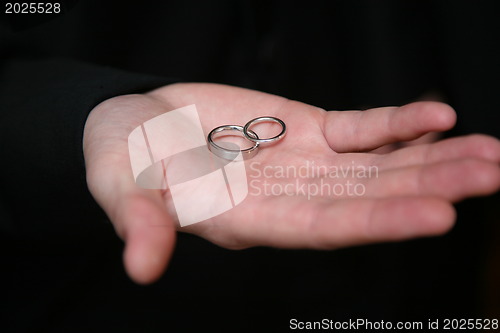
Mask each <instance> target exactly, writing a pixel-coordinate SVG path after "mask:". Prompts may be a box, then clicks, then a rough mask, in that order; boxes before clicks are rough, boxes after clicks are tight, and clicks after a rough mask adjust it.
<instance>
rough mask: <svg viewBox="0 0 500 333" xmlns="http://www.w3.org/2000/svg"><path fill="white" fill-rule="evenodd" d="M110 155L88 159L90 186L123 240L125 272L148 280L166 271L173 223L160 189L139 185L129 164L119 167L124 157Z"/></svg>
mask: <svg viewBox="0 0 500 333" xmlns="http://www.w3.org/2000/svg"><path fill="white" fill-rule="evenodd" d="M111 156H112V155H111V154H107V155H106V156H105V158H102V159H101V158H97V157H96V158H94V159H92V162H93V163H89V166H88V167H87V179H88V184H89V189H90V191H91V193H92V195H93V196H94V198H95V199H96V201H97V202H98V203H99V205H100V206H101V207H102V208H103V209H104V211H105V212H106V214H107V215H108V217H109V218H110V220H111V222H112V224H113V226H114V228H115V230H116V232H117V234H118V235H119V236H120V237H121V238H122V239H123V240H124V242H125V251H124V257H123V259H124V264H125V269H126V271H127V273H128V275H129V276H130V278H131V279H132V280H134V281H135V282H137V283H140V284H147V283H151V282H154V281H155V280H156V279H158V278H159V277H160V276H161V274H162V273H163V272H164V271H165V269H166V267H167V264H168V262H169V260H170V257H171V255H172V253H173V249H174V244H175V235H176V234H175V223H174V221H173V220H172V218H171V216H170V215H169V214H168V212H167V209H166V208H165V205H164V203H163V201H162V198H161V196H160V192H159V191H152V190H144V189H140V188H139V187H138V186H137V185H136V184H135V183H134V181H133V177H132V175H131V172H130V170H129V169H130V168H129V167H127V168H126V167H122V168H120V166H122V165H124V157H123V156H121V155H118V156H117V157H116V158H112V157H111ZM127 162H128V161H127ZM117 170H118V171H117ZM119 170H122V171H121V172H120V171H119ZM123 170H128V171H127V172H125V171H123Z"/></svg>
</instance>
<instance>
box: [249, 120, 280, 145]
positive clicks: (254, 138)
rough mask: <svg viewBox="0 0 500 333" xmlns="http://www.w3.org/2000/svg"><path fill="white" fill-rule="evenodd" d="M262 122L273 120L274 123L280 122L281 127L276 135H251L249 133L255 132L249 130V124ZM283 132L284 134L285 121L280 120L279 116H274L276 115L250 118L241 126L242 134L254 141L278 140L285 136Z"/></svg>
mask: <svg viewBox="0 0 500 333" xmlns="http://www.w3.org/2000/svg"><path fill="white" fill-rule="evenodd" d="M263 122H274V123H278V124H280V125H281V128H282V129H281V132H280V133H279V134H278V135H276V136H273V137H272V138H266V139H260V138H259V137H258V136H257V135H256V137H252V136H251V135H250V134H249V133H254V134H255V132H253V131H251V130H250V126H252V125H255V124H258V123H263ZM285 134H286V125H285V123H284V122H283V120H281V119H279V118H276V117H270V116H266V117H258V118H255V119H252V120H250V121H249V122H248V123H246V125H245V126H244V127H243V135H245V138H247V139H248V140H250V141H253V142H256V143H265V142H273V141H278V140H281V139H283V137H284V136H285Z"/></svg>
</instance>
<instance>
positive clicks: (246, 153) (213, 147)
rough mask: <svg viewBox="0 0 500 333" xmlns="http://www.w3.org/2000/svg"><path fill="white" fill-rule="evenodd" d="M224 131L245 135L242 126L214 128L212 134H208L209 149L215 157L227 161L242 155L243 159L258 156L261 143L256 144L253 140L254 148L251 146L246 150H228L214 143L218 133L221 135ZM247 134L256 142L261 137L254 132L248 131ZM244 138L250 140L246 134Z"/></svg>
mask: <svg viewBox="0 0 500 333" xmlns="http://www.w3.org/2000/svg"><path fill="white" fill-rule="evenodd" d="M222 131H239V132H243V133H244V129H243V126H240V125H222V126H219V127H216V128H214V129H213V130H212V131H210V133H209V134H208V143H209V144H208V149H210V151H211V152H212V153H214V154H215V155H217V156H219V157H221V158H224V159H226V160H235V159H236V158H237V157H238V155H239V154H240V153H241V156H242V158H243V159H248V158H252V157H254V156H255V155H256V154H257V151H258V148H259V142H256V141H253V140H251V141H252V143H253V146H251V147H249V148H245V149H228V148H224V147H221V146H219V145H218V144H216V143H215V142H214V140H213V136H214V135H215V134H216V133H219V132H222ZM247 133H248V137H250V138H252V139H254V140H258V139H259V137H258V136H257V134H256V133H255V132H254V131H252V130H248V129H247ZM244 137H245V138H248V137H247V135H246V134H245V136H244ZM235 146H236V145H235Z"/></svg>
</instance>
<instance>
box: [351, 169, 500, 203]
mask: <svg viewBox="0 0 500 333" xmlns="http://www.w3.org/2000/svg"><path fill="white" fill-rule="evenodd" d="M377 176H378V177H372V178H370V179H366V180H365V181H363V180H361V179H358V181H360V182H361V183H362V184H363V186H364V189H365V191H364V195H366V196H368V197H391V196H392V197H394V196H409V195H428V196H437V197H441V198H443V199H446V200H450V201H454V202H456V201H459V200H462V199H464V198H466V197H470V196H479V195H488V194H492V193H494V192H496V191H498V189H499V188H500V168H499V167H498V164H497V163H492V162H488V161H485V160H478V159H464V160H459V161H445V162H439V163H434V164H427V165H417V166H411V167H405V168H400V169H393V170H388V171H382V172H380V173H378V175H377Z"/></svg>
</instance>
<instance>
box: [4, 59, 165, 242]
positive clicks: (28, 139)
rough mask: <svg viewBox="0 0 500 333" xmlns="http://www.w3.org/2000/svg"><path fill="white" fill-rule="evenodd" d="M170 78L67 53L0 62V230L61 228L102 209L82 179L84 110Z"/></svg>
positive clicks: (74, 228) (75, 228)
mask: <svg viewBox="0 0 500 333" xmlns="http://www.w3.org/2000/svg"><path fill="white" fill-rule="evenodd" d="M171 82H172V80H169V79H166V78H162V77H154V76H150V75H142V74H136V73H130V72H125V71H121V70H117V69H113V68H107V67H100V66H94V65H89V64H85V63H79V62H76V61H72V60H67V59H47V60H12V61H9V62H5V63H3V66H2V68H1V72H0V108H1V110H0V159H1V161H2V163H0V182H1V183H0V186H1V187H0V188H1V197H0V201H1V205H2V206H0V218H1V219H0V221H1V222H0V223H1V224H0V230H1V231H2V232H5V231H7V232H9V233H10V234H14V235H15V234H18V235H22V237H27V236H28V237H29V236H33V237H46V236H47V233H49V234H51V235H55V236H57V234H59V233H63V234H65V235H66V234H67V233H68V232H69V233H72V232H79V230H80V228H85V226H84V225H82V223H83V222H85V223H88V220H89V219H92V218H93V219H95V216H97V215H98V214H102V212H100V209H99V208H98V207H97V205H96V203H95V202H94V201H93V200H92V198H91V196H90V194H89V192H88V190H87V187H86V182H85V167H84V159H83V152H82V137H83V129H84V125H85V121H86V118H87V116H88V114H89V112H90V111H91V110H92V108H93V107H94V106H96V105H97V104H99V103H100V102H102V101H104V100H106V99H108V98H111V97H113V96H117V95H123V94H128V93H140V92H145V91H147V90H150V89H153V88H156V87H159V86H162V85H165V84H168V83H171ZM96 214H97V215H96ZM42 235H44V236H42Z"/></svg>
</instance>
